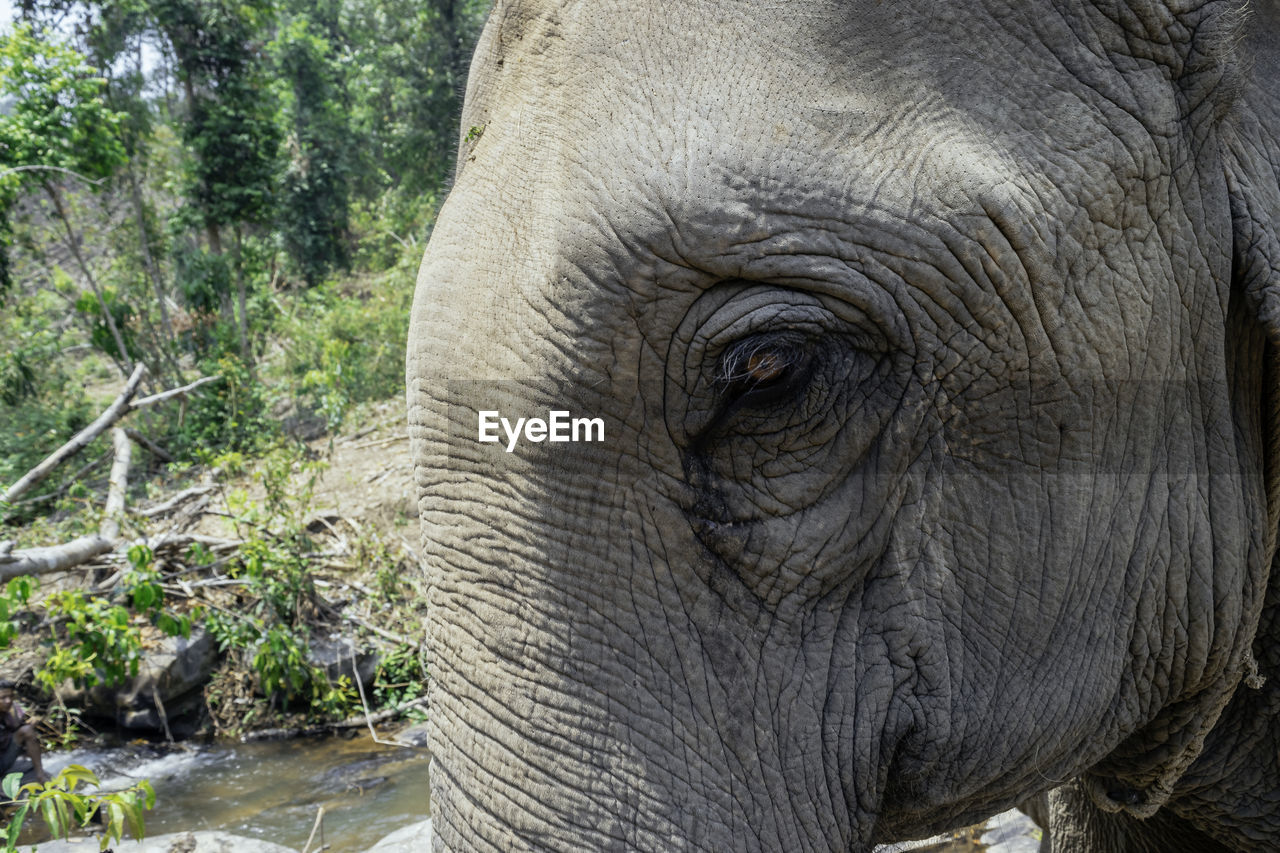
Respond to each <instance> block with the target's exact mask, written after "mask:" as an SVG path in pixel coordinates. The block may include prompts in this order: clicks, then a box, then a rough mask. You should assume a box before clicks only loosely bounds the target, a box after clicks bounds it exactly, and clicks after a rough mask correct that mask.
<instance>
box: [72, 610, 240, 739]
mask: <svg viewBox="0 0 1280 853" xmlns="http://www.w3.org/2000/svg"><path fill="white" fill-rule="evenodd" d="M217 661H218V650H217V647H216V645H215V644H214V642H213V638H212V637H210V636H209V633H208V632H207V631H205V630H204V629H203V628H199V627H194V628H192V629H191V638H190V639H189V640H188V639H185V638H183V637H165V638H164V639H162V640H161V641H160V642H159V643H158V644H157V645H156V647H155V648H152V649H149V650H147V651H146V652H145V653H144V656H143V659H142V661H141V663H139V665H138V674H137V675H136V676H133V677H132V678H129V679H127V680H126V681H125V682H124V684H121V685H117V686H115V687H107V686H105V685H101V684H99V685H97V686H94V687H91V688H89V689H88V690H81V689H79V688H75V687H72V686H71V684H70V682H68V683H66V684H64V685H63V686H62V687H60V688H59V689H58V696H59V698H61V699H62V701H63V702H65V703H66V704H67V705H69V706H71V707H78V708H83V709H84V710H85V711H86V712H87V713H89V714H91V715H93V716H98V717H107V718H110V719H113V720H115V721H116V723H117V725H119V726H121V727H122V728H125V729H135V730H145V731H154V732H159V731H163V729H164V724H163V722H162V721H161V718H160V708H161V707H163V709H164V713H165V716H166V718H167V720H168V722H169V725H170V726H172V725H173V724H174V721H175V720H177V719H179V718H181V717H183V716H184V715H186V714H188V713H190V712H191V711H193V710H195V709H196V708H198V707H199V705H200V701H201V692H200V688H201V687H202V686H203V685H204V683H205V682H206V681H208V680H209V676H210V675H211V674H212V673H213V668H214V666H216V665H217ZM157 697H158V698H159V707H158V706H157V704H156V699H157Z"/></svg>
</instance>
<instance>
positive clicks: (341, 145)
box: [271, 7, 351, 286]
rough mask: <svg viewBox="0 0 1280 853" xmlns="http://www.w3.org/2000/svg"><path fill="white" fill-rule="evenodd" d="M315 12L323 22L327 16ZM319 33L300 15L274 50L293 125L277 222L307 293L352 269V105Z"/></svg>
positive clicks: (280, 36) (286, 114)
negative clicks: (327, 277)
mask: <svg viewBox="0 0 1280 853" xmlns="http://www.w3.org/2000/svg"><path fill="white" fill-rule="evenodd" d="M316 12H317V13H319V14H317V17H320V16H322V15H323V12H324V10H323V9H322V8H319V7H317V9H316ZM335 23H336V21H333V20H331V21H330V25H333V24H335ZM323 29H327V28H326V27H325V26H324V24H322V23H320V24H318V23H316V22H313V19H312V17H311V16H310V15H308V14H306V13H303V14H299V15H296V16H295V17H293V18H292V19H291V20H289V21H288V23H287V24H286V25H285V26H283V27H281V28H280V31H279V33H278V34H277V35H276V39H275V41H274V42H273V43H272V45H271V50H272V53H273V54H274V55H275V57H276V64H277V67H278V68H279V70H280V73H281V77H282V78H283V80H284V82H285V85H286V91H285V97H284V98H283V99H282V100H283V102H284V111H283V112H284V118H285V120H286V121H287V122H288V123H289V125H290V129H289V135H288V137H287V140H286V149H287V151H288V155H289V163H288V166H287V168H286V170H285V174H284V180H283V186H282V188H281V189H282V192H281V196H282V197H281V202H280V209H279V218H278V222H279V227H280V232H281V237H282V238H283V240H284V246H285V249H286V250H287V251H288V253H289V255H290V257H291V258H292V259H293V262H294V264H296V265H297V267H298V269H299V271H300V272H301V273H302V277H303V278H304V279H305V280H306V282H307V284H308V285H311V286H314V285H315V284H317V283H318V282H319V281H320V279H321V278H322V277H323V276H324V274H325V273H327V272H328V271H329V270H331V269H335V268H341V269H345V268H347V267H348V266H349V265H350V261H351V253H350V251H349V249H348V244H347V240H348V235H347V227H348V205H349V202H350V186H349V180H348V161H349V155H348V150H349V147H350V145H351V128H350V127H349V125H348V122H347V114H348V110H349V103H348V98H347V92H346V85H345V80H344V79H343V77H342V74H341V71H340V68H339V66H338V64H337V62H336V61H335V59H336V56H335V53H336V51H335V48H334V45H333V43H332V42H331V40H330V39H329V38H326V37H325V36H324V35H323V34H321V32H318V30H323Z"/></svg>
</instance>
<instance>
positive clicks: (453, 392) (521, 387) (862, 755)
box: [408, 0, 1280, 851]
mask: <svg viewBox="0 0 1280 853" xmlns="http://www.w3.org/2000/svg"><path fill="white" fill-rule="evenodd" d="M1278 9H1280V6H1278V4H1277V3H1276V2H1275V0H1268V2H1265V3H1258V4H1255V6H1254V8H1252V9H1246V8H1244V7H1243V6H1242V4H1240V3H1236V2H1194V0H1179V2H1168V3H1160V2H1155V0H1093V2H1085V0H1054V1H1053V2H1050V0H1035V2H1025V3H1011V2H1006V0H959V1H958V2H952V3H935V2H931V1H930V0H902V2H894V3H882V2H878V0H875V1H874V2H873V0H807V2H804V3H778V2H766V0H741V2H734V3H726V2H717V1H716V0H619V2H603V3H602V2H582V0H559V2H551V0H498V2H497V4H496V7H495V8H494V10H493V12H492V14H491V17H490V20H489V22H488V25H487V27H486V29H485V30H484V33H483V36H482V38H481V41H480V44H479V47H478V49H477V51H476V54H475V59H474V62H473V65H472V70H471V76H470V79H469V83H468V87H467V93H466V105H465V107H464V111H463V116H462V129H463V133H462V134H461V139H460V151H459V156H458V165H457V176H456V181H455V183H454V186H453V189H452V191H451V193H450V196H449V198H448V200H447V202H446V203H445V205H444V207H443V209H442V211H441V213H440V216H439V219H438V222H437V224H436V226H435V229H434V232H433V234H432V237H431V241H430V244H429V247H428V249H427V252H426V257H425V260H424V262H423V265H422V268H421V272H420V275H419V279H418V289H417V294H416V299H415V304H414V309H413V319H412V328H411V335H410V346H409V356H408V401H409V417H410V431H411V439H412V452H413V454H414V458H415V467H416V478H417V487H418V490H419V500H420V503H419V506H420V515H421V519H422V524H423V541H424V549H425V558H426V561H427V563H428V565H429V569H428V574H429V592H428V606H429V609H428V617H427V618H428V622H429V624H428V636H429V642H428V645H429V650H430V662H429V668H430V674H431V685H430V694H429V695H430V702H431V706H430V716H431V732H432V753H433V766H432V771H431V779H432V783H431V797H432V809H433V814H434V821H435V828H436V833H437V836H436V847H437V849H447V850H464V849H465V850H513V849H552V850H594V849H632V848H634V849H648V850H673V849H687V850H708V851H711V850H715V851H723V850H743V851H751V850H788V851H801V850H813V851H816V850H824V851H825V850H867V849H869V848H870V847H871V846H872V845H873V844H875V843H878V842H882V841H890V840H895V839H904V838H910V837H919V836H923V835H926V834H928V833H931V832H934V831H937V830H940V829H943V828H947V827H951V826H955V825H959V824H962V823H964V822H966V821H972V820H976V819H979V818H981V817H984V816H986V815H988V814H991V813H993V812H994V811H996V810H998V809H1003V808H1007V807H1008V806H1009V805H1010V804H1012V803H1014V802H1015V801H1017V800H1019V799H1020V798H1023V797H1025V796H1028V795H1030V794H1034V793H1036V792H1040V791H1045V790H1047V789H1049V788H1052V787H1054V786H1057V785H1061V784H1063V783H1066V782H1067V781H1068V780H1072V779H1078V781H1077V782H1076V783H1075V784H1074V786H1073V787H1072V788H1068V789H1066V793H1065V794H1064V795H1062V796H1058V797H1057V799H1056V800H1055V803H1056V806H1055V808H1057V809H1058V812H1059V816H1060V817H1059V818H1055V819H1056V820H1059V822H1060V823H1061V825H1062V826H1063V827H1064V830H1063V837H1064V838H1068V837H1078V838H1085V839H1086V840H1085V841H1083V842H1081V843H1082V844H1085V845H1087V844H1088V843H1091V842H1089V841H1088V840H1087V839H1088V838H1089V837H1090V833H1094V835H1095V836H1096V834H1097V833H1100V832H1106V833H1112V834H1115V833H1123V832H1129V831H1130V829H1131V828H1132V827H1138V828H1139V829H1136V830H1133V832H1135V833H1138V834H1141V832H1142V831H1143V830H1142V829H1141V828H1142V827H1153V826H1156V825H1157V824H1159V825H1160V826H1162V827H1164V828H1165V829H1168V830H1171V831H1174V830H1176V831H1185V832H1186V833H1193V832H1198V833H1204V834H1205V837H1209V836H1212V837H1215V838H1218V839H1220V841H1221V843H1225V844H1232V843H1236V842H1235V841H1234V839H1238V838H1242V837H1248V838H1265V839H1270V840H1271V841H1272V842H1273V843H1275V844H1278V845H1280V824H1277V822H1276V818H1275V817H1274V816H1271V817H1268V816H1267V812H1266V811H1265V809H1261V808H1260V807H1259V808H1253V809H1252V810H1250V809H1249V808H1244V807H1242V808H1236V806H1237V805H1239V804H1245V805H1248V803H1252V802H1253V801H1252V800H1249V799H1248V798H1249V797H1250V796H1255V797H1263V798H1265V796H1267V795H1268V793H1267V792H1268V787H1267V786H1268V785H1270V784H1271V783H1273V782H1274V781H1275V778H1276V777H1275V773H1274V767H1275V764H1276V760H1277V759H1276V753H1275V750H1274V749H1272V751H1271V754H1270V756H1269V757H1268V756H1264V755H1262V754H1261V752H1262V751H1261V750H1257V749H1254V748H1252V747H1251V746H1250V744H1255V745H1256V744H1257V743H1258V742H1259V739H1263V740H1265V739H1266V738H1268V737H1271V738H1273V739H1274V738H1275V735H1274V734H1272V731H1273V730H1274V728H1275V726H1276V724H1275V723H1259V724H1256V725H1253V726H1252V728H1250V727H1249V725H1247V724H1245V723H1243V722H1241V720H1243V719H1244V718H1246V717H1248V716H1249V714H1250V713H1256V712H1259V709H1262V711H1266V712H1267V713H1272V719H1273V720H1274V719H1275V715H1274V710H1275V709H1274V706H1276V705H1280V701H1278V700H1277V698H1276V697H1280V642H1277V643H1274V644H1272V645H1271V646H1267V644H1266V643H1265V637H1263V636H1261V635H1260V634H1259V632H1260V630H1261V631H1263V632H1265V631H1271V636H1272V637H1273V638H1277V639H1278V640H1280V617H1277V616H1276V615H1275V614H1276V613H1277V612H1280V606H1277V604H1278V602H1276V601H1274V600H1273V599H1274V597H1275V596H1276V595H1277V593H1276V592H1274V591H1270V592H1269V587H1268V577H1269V574H1270V570H1271V563H1272V557H1273V554H1274V552H1275V550H1276V541H1275V539H1276V537H1275V532H1276V529H1277V520H1278V513H1280V474H1278V473H1277V468H1276V465H1277V457H1276V452H1277V448H1278V447H1280V445H1277V439H1278V438H1280V432H1277V418H1276V414H1277V394H1276V393H1275V389H1276V381H1277V377H1278V374H1277V372H1276V369H1275V368H1276V366H1277V362H1276V360H1275V353H1276V349H1275V347H1276V344H1277V341H1280V274H1278V273H1277V269H1278V266H1280V248H1278V247H1277V228H1276V217H1277V215H1280V191H1278V190H1277V184H1278V182H1277V166H1278V165H1280V108H1278V105H1277V101H1276V95H1275V94H1274V93H1275V90H1276V88H1277V83H1278V81H1280V73H1277V69H1280V63H1278V62H1277V59H1276V50H1277V48H1276V44H1275V43H1276V42H1278V41H1280V12H1278ZM1268 51H1270V53H1268ZM552 412H559V413H562V414H559V415H551V414H550V413H552ZM502 418H506V419H507V420H508V424H507V427H508V429H507V431H505V432H504V431H503V430H502V429H501V428H499V426H498V424H499V423H500V422H501V419H502ZM519 418H526V419H532V418H538V419H541V421H543V422H544V423H542V425H541V426H537V425H534V427H533V428H529V423H530V422H529V421H528V420H526V421H525V424H524V427H523V429H521V428H518V427H516V426H514V425H516V424H518V423H519V421H518V419H519ZM575 418H584V419H592V420H595V419H598V423H599V424H601V425H602V426H603V436H598V435H597V434H594V433H591V432H590V431H585V430H584V432H583V434H581V435H579V436H578V439H579V440H577V441H573V440H564V441H560V440H555V441H553V440H551V439H552V438H556V435H553V434H552V433H556V430H557V426H556V423H558V424H559V427H558V429H559V433H558V436H559V438H566V437H568V438H570V439H571V438H572V435H571V432H572V430H570V429H569V427H568V426H566V424H570V423H571V422H572V419H575ZM557 419H559V420H558V421H557ZM547 421H551V423H550V424H548V423H546V422H547ZM486 424H487V425H488V426H486ZM584 425H585V424H584ZM486 430H488V432H486ZM509 436H510V437H509ZM482 437H484V438H488V439H494V438H496V439H499V440H496V441H495V440H480V439H481V438H482ZM588 438H590V439H592V440H586V439H588ZM597 438H601V439H602V440H595V439H597ZM1268 596H1271V598H1269V597H1268ZM1260 624H1261V625H1262V626H1263V627H1262V629H1260V628H1259V625H1260ZM1255 636H1257V642H1256V643H1255ZM1255 646H1256V649H1257V651H1256V652H1255V651H1253V649H1254V647H1255ZM1268 649H1269V651H1268ZM1259 666H1260V667H1261V670H1260V671H1259V669H1258V667H1259ZM1268 676H1269V680H1267V677H1268ZM1264 680H1265V681H1266V684H1265V685H1264V686H1262V687H1261V688H1258V685H1259V684H1261V683H1262V682H1263V681H1264ZM1245 682H1247V685H1245V686H1242V685H1243V684H1244V683H1245ZM1249 685H1252V686H1249ZM1233 697H1235V698H1234V700H1233ZM1229 703H1231V707H1232V708H1236V706H1237V704H1239V703H1245V704H1246V705H1248V707H1246V708H1244V709H1243V710H1240V711H1238V712H1237V711H1233V710H1231V709H1228V704H1229ZM1248 703H1253V704H1251V705H1250V704H1248ZM1224 709H1228V710H1227V713H1226V714H1225V715H1224ZM1267 709H1271V710H1270V711H1268V710H1267ZM1220 718H1221V720H1220ZM1233 719H1234V720H1235V722H1231V721H1232V720H1233ZM1228 723H1230V726H1229V727H1228V725H1227V724H1228ZM1215 724H1216V726H1217V728H1215ZM1246 730H1247V731H1246ZM1250 738H1252V740H1250ZM1251 753H1257V754H1256V755H1255V754H1251ZM1268 762H1269V763H1268ZM1268 774H1271V775H1270V776H1268ZM1245 777H1248V779H1245ZM1249 780H1252V781H1251V782H1250V781H1249ZM1259 780H1261V781H1259ZM1268 780H1270V781H1268ZM1249 784H1252V785H1253V786H1254V789H1255V790H1254V793H1253V794H1250V793H1248V792H1247V791H1246V789H1247V788H1248V787H1249ZM1269 790H1270V794H1269V795H1270V796H1272V797H1275V796H1277V795H1278V792H1277V790H1276V789H1275V787H1274V786H1273V787H1272V788H1270V789H1269ZM1259 802H1261V801H1259ZM1213 803H1217V804H1219V805H1220V806H1221V808H1218V809H1217V810H1216V811H1215V810H1214V807H1213V806H1212V804H1213ZM1211 813H1212V814H1211ZM1272 814H1274V809H1273V810H1272ZM1073 815H1074V816H1075V817H1072V816H1073ZM1080 815H1084V817H1080ZM1206 815H1207V817H1206ZM1250 815H1252V816H1250ZM1073 821H1074V822H1073ZM1268 821H1269V822H1268ZM1099 827H1101V828H1099ZM1073 833H1074V835H1073ZM1185 837H1191V836H1190V835H1187V836H1185ZM1064 843H1066V842H1064ZM1135 849H1137V848H1135Z"/></svg>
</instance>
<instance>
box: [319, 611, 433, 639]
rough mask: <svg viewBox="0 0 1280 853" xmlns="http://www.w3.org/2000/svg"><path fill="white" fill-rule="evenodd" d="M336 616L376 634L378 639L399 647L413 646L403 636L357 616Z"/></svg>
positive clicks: (348, 614)
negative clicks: (388, 641)
mask: <svg viewBox="0 0 1280 853" xmlns="http://www.w3.org/2000/svg"><path fill="white" fill-rule="evenodd" d="M338 615H339V616H341V617H342V618H343V619H346V620H347V621H348V622H350V623H352V624H353V625H359V626H360V627H361V628H365V629H366V630H369V631H372V632H373V633H375V634H377V635H378V636H379V637H382V638H384V639H387V640H390V641H391V642H393V643H395V644H397V645H401V646H412V645H415V643H414V642H413V641H412V640H410V639H409V638H408V637H406V636H404V635H403V634H397V633H395V632H394V631H388V630H387V629H386V628H379V627H378V626H377V625H374V624H373V623H371V622H366V621H365V620H363V619H361V618H360V617H359V616H353V615H351V614H350V613H339V614H338Z"/></svg>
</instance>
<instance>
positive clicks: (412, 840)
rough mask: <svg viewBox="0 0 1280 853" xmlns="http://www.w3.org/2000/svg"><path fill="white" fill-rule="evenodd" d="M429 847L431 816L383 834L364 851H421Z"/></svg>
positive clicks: (404, 852) (369, 852)
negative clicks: (388, 833)
mask: <svg viewBox="0 0 1280 853" xmlns="http://www.w3.org/2000/svg"><path fill="white" fill-rule="evenodd" d="M430 849H431V818H427V819H426V820H424V821H422V822H421V823H411V824H409V825H408V826H405V827H402V828H400V829H397V830H396V831H395V832H393V833H391V834H390V835H385V836H383V837H382V838H381V839H380V840H379V841H377V842H376V843H375V844H374V845H373V846H372V847H370V848H369V849H368V850H366V851H365V853H421V851H423V850H430Z"/></svg>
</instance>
